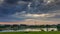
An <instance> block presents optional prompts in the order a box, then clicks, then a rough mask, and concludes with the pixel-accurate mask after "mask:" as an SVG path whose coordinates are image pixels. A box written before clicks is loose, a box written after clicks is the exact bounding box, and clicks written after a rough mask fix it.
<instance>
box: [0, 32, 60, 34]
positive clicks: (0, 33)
mask: <svg viewBox="0 0 60 34" xmlns="http://www.w3.org/2000/svg"><path fill="white" fill-rule="evenodd" d="M0 34H60V32H0Z"/></svg>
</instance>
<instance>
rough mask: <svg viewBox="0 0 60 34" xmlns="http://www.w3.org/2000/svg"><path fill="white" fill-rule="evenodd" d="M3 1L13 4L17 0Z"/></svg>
mask: <svg viewBox="0 0 60 34" xmlns="http://www.w3.org/2000/svg"><path fill="white" fill-rule="evenodd" d="M4 2H6V3H8V4H14V3H17V2H18V0H4Z"/></svg>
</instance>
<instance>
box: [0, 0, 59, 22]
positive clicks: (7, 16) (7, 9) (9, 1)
mask: <svg viewBox="0 0 60 34" xmlns="http://www.w3.org/2000/svg"><path fill="white" fill-rule="evenodd" d="M19 1H20V2H21V3H20V4H18V2H19ZM37 1H38V0H37ZM28 2H31V5H30V7H28V5H29V3H28ZM56 10H60V1H59V2H53V3H50V4H46V5H45V3H43V2H40V0H39V1H38V2H35V1H32V0H4V2H3V3H2V4H1V5H0V19H1V20H0V21H19V20H24V19H27V18H28V19H29V18H32V16H30V17H27V16H21V15H23V13H22V11H25V12H26V13H30V14H46V13H52V12H54V11H56ZM56 12H57V11H56ZM56 12H55V13H56ZM16 13H19V14H18V17H17V16H16V15H15V16H11V15H14V14H16ZM20 13H22V14H21V15H20ZM58 13H59V11H58ZM58 16H59V15H58ZM2 17H3V18H2ZM21 17H23V18H21ZM54 17H55V16H54ZM54 17H53V18H54ZM33 18H34V17H33ZM39 18H42V17H39ZM51 18H52V17H51ZM48 19H49V18H47V20H48ZM54 19H55V18H54Z"/></svg>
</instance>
